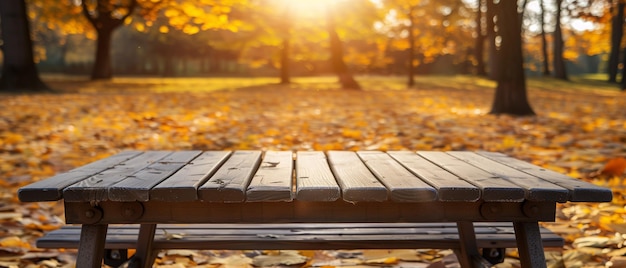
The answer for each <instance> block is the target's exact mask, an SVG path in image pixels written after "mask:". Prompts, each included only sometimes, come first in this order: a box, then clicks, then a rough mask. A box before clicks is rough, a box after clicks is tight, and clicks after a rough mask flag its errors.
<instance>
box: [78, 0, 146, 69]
mask: <svg viewBox="0 0 626 268" xmlns="http://www.w3.org/2000/svg"><path fill="white" fill-rule="evenodd" d="M137 5H138V3H137V0H125V1H110V0H96V1H81V7H82V10H83V15H84V16H85V18H87V20H88V21H89V23H91V25H92V26H93V27H94V29H95V30H96V33H97V39H96V40H97V41H96V58H95V62H94V66H93V70H92V73H91V79H93V80H97V79H110V78H112V77H113V68H112V66H111V39H112V36H113V31H114V30H115V29H116V28H118V27H120V26H122V25H123V24H124V21H125V20H126V18H128V17H130V16H131V15H132V14H133V12H134V11H135V8H136V7H137Z"/></svg>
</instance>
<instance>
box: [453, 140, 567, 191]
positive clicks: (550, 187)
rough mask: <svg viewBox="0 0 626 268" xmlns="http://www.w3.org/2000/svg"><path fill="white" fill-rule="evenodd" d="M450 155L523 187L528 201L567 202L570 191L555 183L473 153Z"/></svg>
mask: <svg viewBox="0 0 626 268" xmlns="http://www.w3.org/2000/svg"><path fill="white" fill-rule="evenodd" d="M448 154H450V155H452V156H454V157H456V158H458V159H460V160H462V161H464V162H467V163H469V164H471V165H474V166H476V167H478V168H480V169H482V170H485V171H487V172H489V173H491V174H493V175H494V176H498V177H499V178H503V179H505V180H508V181H510V182H512V183H514V184H516V185H519V186H521V187H522V188H524V190H525V191H526V200H531V201H552V202H565V201H567V196H568V193H569V192H568V190H567V189H565V188H563V187H561V186H558V185H556V184H554V183H551V182H548V181H546V180H543V179H541V178H538V177H535V176H532V175H530V174H528V173H524V172H521V171H519V170H516V169H513V168H511V167H508V166H506V165H504V164H501V163H498V162H496V161H493V160H491V159H488V158H485V157H482V156H480V155H478V154H476V153H473V152H448Z"/></svg>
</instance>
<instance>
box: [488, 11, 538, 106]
mask: <svg viewBox="0 0 626 268" xmlns="http://www.w3.org/2000/svg"><path fill="white" fill-rule="evenodd" d="M499 6H500V9H499V13H498V15H499V16H498V28H499V29H500V31H499V33H500V37H501V38H502V42H501V44H500V53H499V57H498V62H499V63H498V64H499V66H502V67H503V68H501V70H500V71H499V72H498V76H497V79H496V80H497V82H498V86H497V87H496V93H495V97H494V101H493V105H492V107H491V112H490V113H492V114H511V115H519V116H524V115H534V114H535V113H534V112H533V110H532V108H531V107H530V104H529V103H528V98H527V96H526V77H525V75H524V66H523V64H524V59H523V55H522V36H521V28H520V27H519V24H518V23H519V22H518V16H517V1H500V4H499Z"/></svg>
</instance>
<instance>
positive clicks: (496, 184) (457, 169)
mask: <svg viewBox="0 0 626 268" xmlns="http://www.w3.org/2000/svg"><path fill="white" fill-rule="evenodd" d="M418 154H419V155H420V156H422V157H424V158H426V159H428V160H429V161H431V162H433V163H435V164H437V165H438V166H440V167H442V168H444V169H446V170H448V171H449V172H451V173H453V174H455V175H457V176H459V177H460V178H462V179H464V180H466V181H467V182H469V183H471V184H473V185H475V186H477V187H478V188H479V189H480V190H481V196H482V199H483V200H484V201H495V202H521V201H523V200H524V196H525V191H524V189H522V188H521V187H519V186H517V185H515V184H513V183H512V182H510V181H508V180H505V179H502V178H500V177H498V176H494V175H493V174H490V173H488V172H486V171H484V170H482V169H479V168H477V167H475V166H472V165H470V164H468V163H465V162H463V161H461V160H459V159H457V158H455V157H453V156H452V155H449V154H447V153H444V152H427V151H419V152H418Z"/></svg>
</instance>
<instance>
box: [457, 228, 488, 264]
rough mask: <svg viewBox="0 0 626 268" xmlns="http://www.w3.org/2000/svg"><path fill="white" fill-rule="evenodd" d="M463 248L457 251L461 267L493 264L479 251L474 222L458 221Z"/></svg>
mask: <svg viewBox="0 0 626 268" xmlns="http://www.w3.org/2000/svg"><path fill="white" fill-rule="evenodd" d="M456 226H457V229H458V230H459V241H460V242H461V250H460V251H459V252H458V253H456V255H457V258H458V259H459V263H460V264H461V267H472V268H483V267H491V266H493V265H492V264H491V263H489V262H488V261H486V260H485V259H483V258H482V257H481V256H480V254H479V253H478V246H477V244H476V233H475V231H474V224H473V223H472V222H457V223H456Z"/></svg>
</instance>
